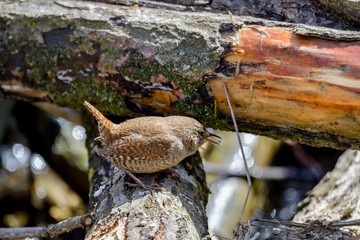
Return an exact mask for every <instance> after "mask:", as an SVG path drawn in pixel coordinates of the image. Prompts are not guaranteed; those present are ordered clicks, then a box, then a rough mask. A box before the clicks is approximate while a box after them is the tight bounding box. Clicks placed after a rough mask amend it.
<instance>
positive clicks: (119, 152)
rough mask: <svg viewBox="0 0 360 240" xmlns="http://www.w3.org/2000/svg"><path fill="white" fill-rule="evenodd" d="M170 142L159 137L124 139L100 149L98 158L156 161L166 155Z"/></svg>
mask: <svg viewBox="0 0 360 240" xmlns="http://www.w3.org/2000/svg"><path fill="white" fill-rule="evenodd" d="M169 148H171V141H169V140H168V139H166V138H159V137H147V138H144V137H136V138H132V137H124V138H120V139H117V140H115V141H114V142H113V143H112V144H111V145H109V146H107V147H105V148H102V149H100V150H99V151H98V152H97V153H98V154H99V155H100V156H103V157H107V158H110V159H118V161H121V160H156V159H159V157H162V156H163V155H166V154H167V152H168V151H169Z"/></svg>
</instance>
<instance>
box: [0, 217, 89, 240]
mask: <svg viewBox="0 0 360 240" xmlns="http://www.w3.org/2000/svg"><path fill="white" fill-rule="evenodd" d="M92 223H93V220H92V217H91V215H90V214H86V215H84V216H77V217H71V218H69V219H67V220H64V221H62V222H59V223H57V224H51V225H49V226H45V227H23V228H0V236H1V239H19V238H35V237H38V238H40V237H46V238H54V237H57V236H59V235H61V234H63V233H66V232H70V231H72V230H74V229H76V228H85V227H89V226H91V225H92Z"/></svg>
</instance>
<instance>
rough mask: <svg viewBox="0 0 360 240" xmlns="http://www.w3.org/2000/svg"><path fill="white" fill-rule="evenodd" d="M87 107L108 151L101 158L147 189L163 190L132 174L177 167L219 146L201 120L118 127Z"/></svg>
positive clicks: (152, 120) (143, 120)
mask: <svg viewBox="0 0 360 240" xmlns="http://www.w3.org/2000/svg"><path fill="white" fill-rule="evenodd" d="M84 105H85V106H86V107H87V109H88V110H89V111H90V112H91V113H92V115H93V116H94V117H95V119H96V120H97V122H98V127H99V133H100V136H99V137H97V138H95V139H94V140H95V141H100V142H101V143H102V145H103V147H104V148H102V149H100V150H99V151H98V152H97V153H98V155H100V156H102V157H105V158H107V159H109V160H110V161H111V162H112V163H113V164H114V165H115V166H116V167H118V168H119V169H122V170H124V171H125V172H126V173H127V174H128V175H129V176H130V177H132V178H133V179H134V180H135V181H136V182H137V183H138V185H140V186H141V187H143V188H145V189H149V188H150V189H154V188H155V189H159V188H156V187H150V186H147V185H145V184H144V183H142V182H141V181H140V180H139V179H138V178H136V177H135V176H134V175H133V174H132V173H154V172H158V171H161V170H164V169H167V168H170V167H172V166H175V165H176V164H178V163H179V162H180V161H182V160H183V159H184V158H186V157H188V156H190V155H192V154H194V153H195V152H196V151H197V149H198V148H199V147H200V146H201V145H202V144H203V143H204V142H205V140H209V141H211V142H213V143H216V144H218V142H217V139H216V138H220V137H219V136H217V135H215V134H212V133H209V132H208V131H207V130H206V128H205V127H204V126H203V125H202V124H200V123H199V122H198V121H197V120H195V119H193V118H190V117H183V116H169V117H139V118H134V119H130V120H127V121H124V122H122V123H120V124H114V123H112V122H111V121H109V120H108V119H107V118H105V117H104V116H103V115H102V114H101V113H100V112H99V111H98V110H97V109H96V108H95V107H94V106H92V105H91V104H90V103H88V102H86V101H85V102H84Z"/></svg>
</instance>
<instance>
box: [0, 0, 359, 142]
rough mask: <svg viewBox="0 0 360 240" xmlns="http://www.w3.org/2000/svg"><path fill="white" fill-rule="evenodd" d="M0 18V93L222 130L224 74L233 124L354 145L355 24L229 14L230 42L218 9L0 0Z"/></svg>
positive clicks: (284, 135)
mask: <svg viewBox="0 0 360 240" xmlns="http://www.w3.org/2000/svg"><path fill="white" fill-rule="evenodd" d="M0 19H1V21H0V24H1V27H0V34H1V39H2V45H1V51H0V71H1V78H0V90H1V91H0V97H3V98H5V97H6V98H18V99H24V100H28V101H48V102H53V103H56V104H58V105H62V106H67V107H73V108H80V107H81V104H82V102H83V100H89V101H91V102H93V103H97V105H96V107H97V108H99V110H100V111H102V112H105V113H108V114H112V115H117V116H132V117H134V116H138V115H139V113H141V114H152V115H153V114H179V115H190V116H193V117H195V118H197V119H198V120H200V121H201V122H202V123H204V124H205V125H207V126H209V127H214V128H219V129H230V130H231V129H232V125H231V122H229V121H227V116H228V110H227V109H226V105H225V104H223V103H222V102H223V89H222V87H221V83H222V82H223V81H225V82H227V83H228V84H229V86H228V87H229V88H230V94H231V97H232V100H233V102H234V106H235V110H236V117H237V118H238V123H239V127H240V129H241V130H242V131H247V132H253V133H258V134H264V135H268V136H271V137H274V138H291V139H293V140H295V141H299V142H303V143H307V144H312V145H316V146H330V147H335V148H360V137H359V136H360V135H359V134H358V133H359V127H358V124H359V123H358V117H359V107H358V96H357V95H358V90H359V84H358V81H359V76H358V75H357V74H356V72H357V70H358V68H359V64H358V63H357V62H356V61H357V60H358V59H357V58H358V57H357V55H358V54H357V53H358V51H359V43H358V42H357V41H354V40H358V39H359V38H360V37H359V36H360V34H358V33H357V32H351V33H349V32H347V31H339V30H333V29H324V28H313V29H311V30H309V27H303V26H302V25H293V24H287V23H281V22H271V21H264V20H261V19H256V18H249V17H235V18H234V19H235V22H236V23H237V26H238V27H239V28H240V30H239V32H240V39H241V41H240V42H239V44H237V43H236V41H235V40H234V38H236V34H235V33H234V31H233V25H232V24H231V23H229V22H230V18H229V16H228V15H227V14H226V13H225V14H214V13H210V12H196V13H193V12H186V11H182V12H177V11H170V10H164V11H161V12H159V11H158V10H157V9H149V8H145V7H141V8H139V7H128V6H118V5H111V4H102V3H91V2H82V1H64V0H58V1H26V2H0ZM304 35H306V36H309V37H304ZM339 36H340V37H339ZM230 37H232V39H231V38H230ZM319 37H324V38H326V39H332V40H323V39H319ZM334 40H337V41H334ZM345 40H346V42H345ZM231 46H232V47H231ZM319 48H321V51H320V50H319ZM234 51H238V52H240V51H244V53H245V55H244V56H242V58H241V59H240V62H239V63H240V64H239V74H238V76H237V77H234V76H235V75H237V72H236V65H237V64H235V62H237V61H238V59H237V58H236V54H235V52H234ZM344 54H345V55H344ZM346 54H347V55H346ZM299 56H300V57H299ZM352 56H354V58H352ZM349 58H351V59H349ZM335 59H340V60H335ZM310 64H313V65H312V66H310ZM332 64H333V65H332Z"/></svg>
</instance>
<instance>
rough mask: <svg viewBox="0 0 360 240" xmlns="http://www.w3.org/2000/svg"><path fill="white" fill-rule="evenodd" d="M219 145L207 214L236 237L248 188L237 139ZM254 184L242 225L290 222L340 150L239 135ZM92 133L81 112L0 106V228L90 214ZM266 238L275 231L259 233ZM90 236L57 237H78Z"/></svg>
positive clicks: (213, 225) (214, 226)
mask: <svg viewBox="0 0 360 240" xmlns="http://www.w3.org/2000/svg"><path fill="white" fill-rule="evenodd" d="M215 133H216V134H218V135H220V136H221V137H222V143H221V144H220V145H213V144H206V145H204V146H203V147H202V148H201V149H200V152H201V154H202V156H203V159H204V168H205V171H206V172H207V181H208V186H209V188H210V190H211V192H212V193H211V195H210V197H209V203H208V206H207V215H208V218H209V228H210V230H211V231H212V232H214V233H216V234H218V235H221V236H227V237H230V236H231V235H232V229H233V227H234V226H235V224H236V222H237V220H238V217H239V214H240V212H241V208H242V205H243V202H244V199H245V195H246V192H247V187H248V184H247V182H246V176H245V173H244V166H243V159H242V157H241V154H239V145H238V142H237V138H236V135H235V133H232V132H222V131H215ZM241 139H242V142H243V145H244V152H245V155H246V158H247V164H248V166H249V169H250V172H251V175H252V180H253V185H252V190H251V194H250V198H249V201H248V203H247V207H246V210H245V214H244V216H243V219H242V220H247V219H250V218H267V219H278V220H290V219H291V218H292V216H293V215H294V214H295V213H296V212H297V203H298V202H300V201H301V200H302V199H304V197H305V193H306V192H307V191H309V190H311V189H312V188H313V187H314V185H315V184H316V183H317V182H318V181H319V180H320V179H321V178H322V176H323V175H324V174H326V172H327V171H330V170H332V169H333V167H334V165H335V163H336V160H337V159H338V157H339V156H340V155H341V153H342V151H338V150H334V149H329V148H313V147H309V146H304V145H301V144H297V143H294V142H291V141H285V142H284V141H277V140H273V139H270V138H267V137H261V136H256V135H253V134H246V133H242V134H241ZM85 141H86V131H85V128H84V127H83V126H82V122H81V115H80V113H78V112H76V111H74V110H70V109H65V108H57V107H55V106H53V105H51V104H36V105H32V104H29V103H26V102H23V101H15V100H5V101H0V162H1V165H0V204H1V206H2V207H1V208H0V227H24V226H44V225H48V224H51V223H56V222H59V221H62V220H64V219H67V218H68V217H71V216H76V215H82V214H85V213H86V212H87V204H88V189H89V185H88V184H89V183H88V174H87V168H88V161H87V150H86V147H85ZM253 230H254V231H259V232H260V233H261V237H260V238H259V239H262V238H264V237H266V236H268V235H269V234H270V233H271V231H272V230H271V229H253ZM83 237H84V231H83V230H78V231H74V232H71V233H69V234H64V235H61V236H60V237H58V238H57V239H80V238H83Z"/></svg>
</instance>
